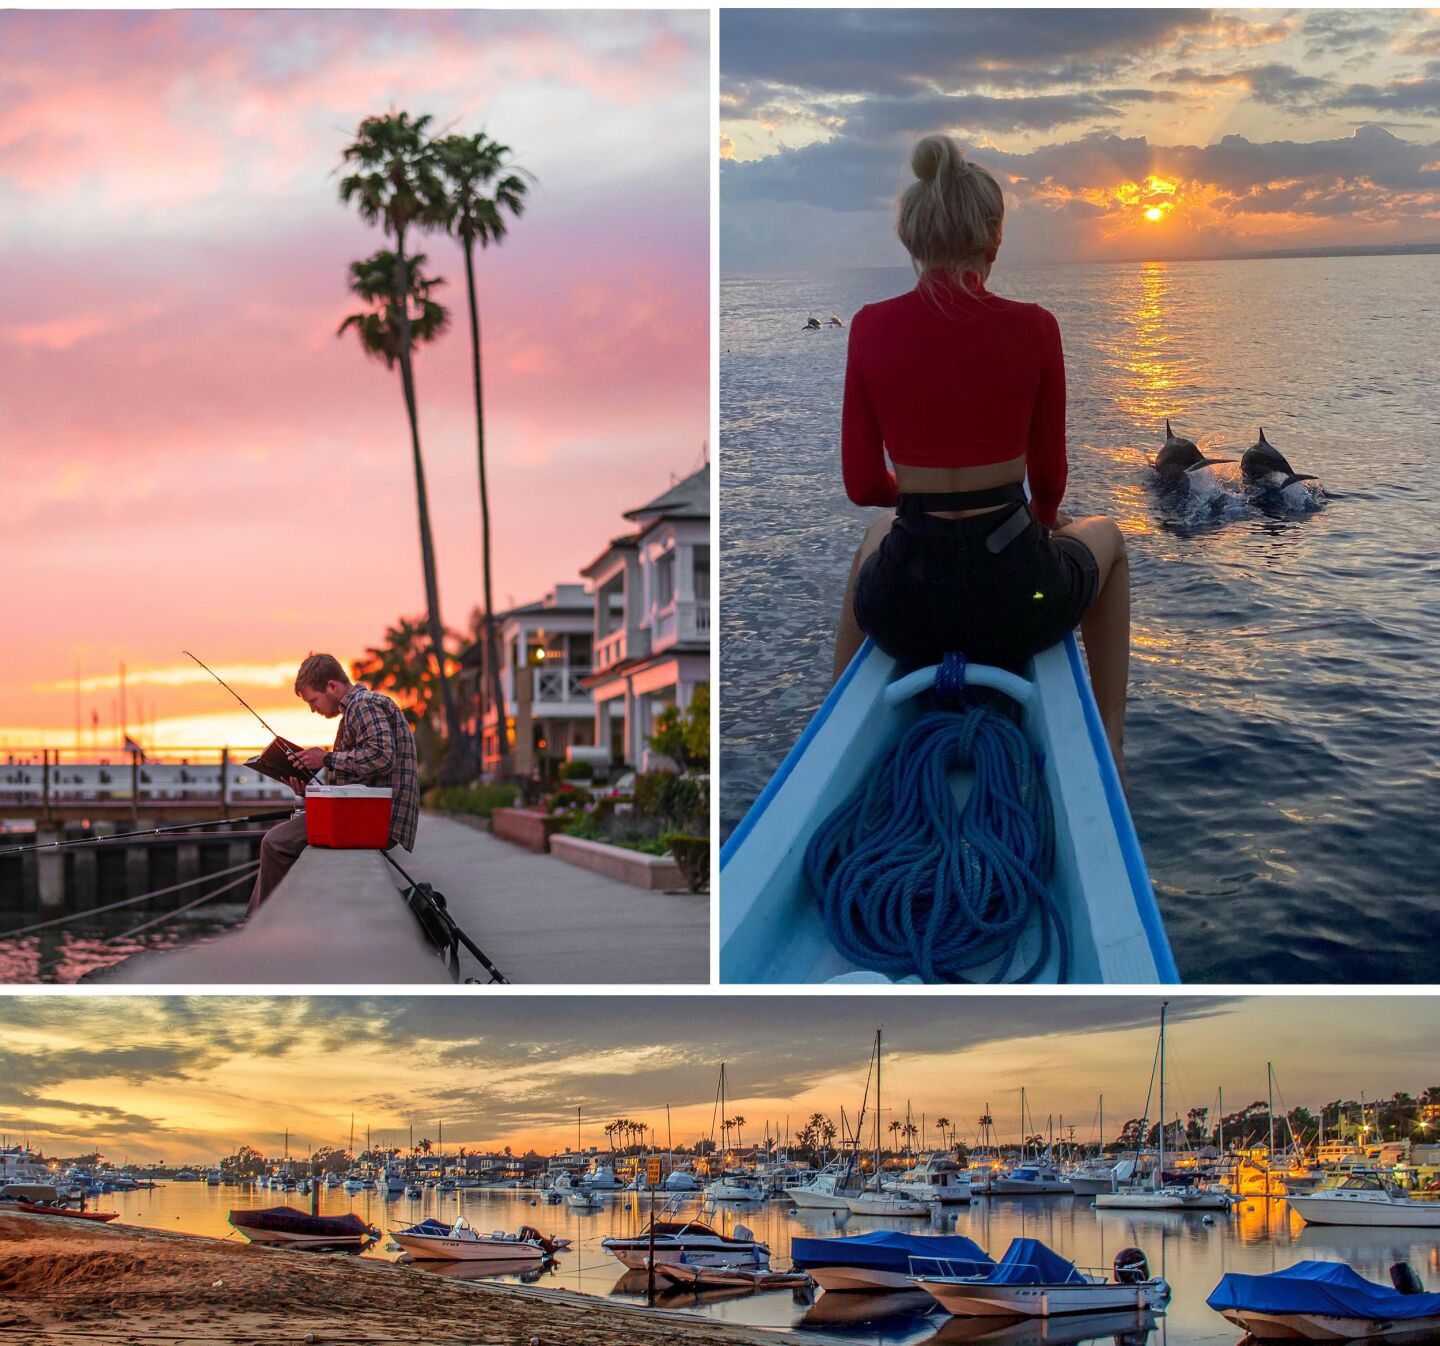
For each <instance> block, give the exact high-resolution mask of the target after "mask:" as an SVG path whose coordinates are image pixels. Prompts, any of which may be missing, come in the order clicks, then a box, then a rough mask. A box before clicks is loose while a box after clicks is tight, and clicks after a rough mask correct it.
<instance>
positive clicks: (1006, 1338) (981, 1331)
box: [925, 1311, 1160, 1346]
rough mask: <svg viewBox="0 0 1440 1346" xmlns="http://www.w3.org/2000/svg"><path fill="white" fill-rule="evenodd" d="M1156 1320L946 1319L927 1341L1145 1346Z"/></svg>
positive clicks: (1141, 1315) (1125, 1316) (1116, 1316)
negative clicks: (1002, 1320)
mask: <svg viewBox="0 0 1440 1346" xmlns="http://www.w3.org/2000/svg"><path fill="white" fill-rule="evenodd" d="M1159 1321H1160V1320H1159V1319H1158V1318H1157V1317H1156V1315H1155V1314H1153V1313H1149V1312H1134V1311H1131V1312H1128V1313H1077V1314H1074V1315H1073V1316H1071V1317H1066V1318H1038V1319H1034V1320H1030V1321H1025V1322H1019V1323H1016V1322H1009V1323H1003V1324H997V1323H996V1322H995V1320H994V1319H985V1318H949V1319H947V1320H946V1321H945V1322H943V1323H942V1324H941V1325H940V1328H939V1330H938V1331H937V1332H936V1333H935V1335H934V1336H933V1337H928V1338H926V1342H925V1346H929V1343H930V1342H935V1343H942V1342H982V1341H983V1342H986V1343H989V1346H1075V1344H1076V1343H1079V1342H1083V1341H1113V1342H1114V1343H1116V1346H1145V1343H1146V1342H1148V1341H1149V1340H1150V1333H1151V1331H1152V1330H1153V1329H1154V1327H1155V1326H1156V1324H1157V1323H1158V1322H1159Z"/></svg>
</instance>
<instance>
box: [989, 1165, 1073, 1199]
mask: <svg viewBox="0 0 1440 1346" xmlns="http://www.w3.org/2000/svg"><path fill="white" fill-rule="evenodd" d="M987 1190H988V1192H989V1194H990V1195H991V1196H1070V1195H1072V1194H1073V1193H1074V1191H1075V1189H1074V1188H1073V1187H1071V1186H1070V1182H1069V1180H1068V1179H1067V1178H1066V1177H1065V1175H1064V1174H1063V1173H1061V1172H1060V1170H1059V1169H1058V1168H1056V1167H1055V1165H1054V1164H1023V1165H1021V1166H1020V1167H1019V1168H1012V1169H1011V1170H1010V1171H1009V1172H1008V1173H993V1174H991V1176H990V1182H989V1185H988V1188H987Z"/></svg>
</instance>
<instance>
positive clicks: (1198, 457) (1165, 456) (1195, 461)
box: [1150, 420, 1235, 481]
mask: <svg viewBox="0 0 1440 1346" xmlns="http://www.w3.org/2000/svg"><path fill="white" fill-rule="evenodd" d="M1234 461H1235V460H1234V459H1233V458H1207V457H1205V455H1204V454H1203V453H1201V452H1200V450H1199V449H1198V448H1196V447H1195V441H1194V440H1192V439H1181V438H1180V436H1179V435H1177V434H1176V433H1175V432H1174V431H1173V430H1172V429H1171V428H1170V422H1169V420H1166V422H1165V443H1164V444H1162V445H1161V446H1160V452H1159V453H1157V454H1156V455H1155V457H1154V458H1153V459H1152V460H1151V463H1150V466H1151V467H1153V468H1154V469H1155V470H1156V471H1157V472H1158V473H1159V474H1160V475H1161V476H1162V477H1163V478H1164V479H1165V480H1166V481H1180V480H1182V479H1183V478H1184V476H1185V474H1186V473H1187V472H1194V471H1196V470H1198V469H1199V468H1202V467H1209V466H1210V464H1211V463H1232V462H1234Z"/></svg>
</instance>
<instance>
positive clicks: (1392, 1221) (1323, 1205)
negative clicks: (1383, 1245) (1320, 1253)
mask: <svg viewBox="0 0 1440 1346" xmlns="http://www.w3.org/2000/svg"><path fill="white" fill-rule="evenodd" d="M1286 1200H1287V1201H1288V1202H1289V1203H1290V1209H1291V1210H1293V1211H1294V1212H1295V1213H1296V1214H1297V1215H1298V1216H1299V1217H1300V1218H1301V1219H1302V1220H1304V1221H1305V1223H1306V1224H1343V1225H1365V1226H1370V1227H1374V1228H1404V1229H1440V1201H1416V1200H1415V1199H1414V1197H1412V1196H1411V1195H1410V1194H1409V1193H1408V1192H1406V1191H1405V1190H1404V1189H1403V1188H1400V1187H1397V1186H1396V1185H1395V1184H1394V1183H1392V1182H1386V1181H1385V1180H1384V1179H1383V1178H1381V1177H1379V1176H1378V1175H1375V1174H1369V1173H1363V1174H1356V1175H1355V1176H1353V1177H1349V1178H1346V1179H1345V1181H1344V1182H1342V1183H1341V1184H1340V1186H1339V1187H1335V1188H1331V1189H1330V1190H1329V1191H1319V1192H1311V1193H1310V1195H1309V1196H1292V1197H1287V1198H1286Z"/></svg>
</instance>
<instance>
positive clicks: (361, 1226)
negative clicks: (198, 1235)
mask: <svg viewBox="0 0 1440 1346" xmlns="http://www.w3.org/2000/svg"><path fill="white" fill-rule="evenodd" d="M229 1219H230V1225H231V1227H232V1228H233V1229H238V1230H239V1231H240V1232H241V1233H242V1234H244V1235H245V1237H246V1238H247V1239H249V1240H250V1242H251V1243H272V1244H283V1245H284V1246H285V1247H287V1248H309V1249H313V1250H315V1251H332V1250H345V1251H359V1250H360V1249H362V1248H364V1247H365V1246H366V1245H367V1244H370V1243H373V1242H374V1241H375V1240H376V1239H378V1238H379V1237H380V1231H379V1230H378V1229H376V1228H375V1226H374V1225H369V1224H366V1223H365V1221H364V1220H362V1219H361V1218H360V1217H359V1216H358V1215H307V1214H306V1213H305V1212H304V1211H299V1210H296V1209H295V1208H294V1207H293V1206H271V1207H269V1208H267V1209H265V1210H232V1211H231V1212H230V1216H229Z"/></svg>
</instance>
